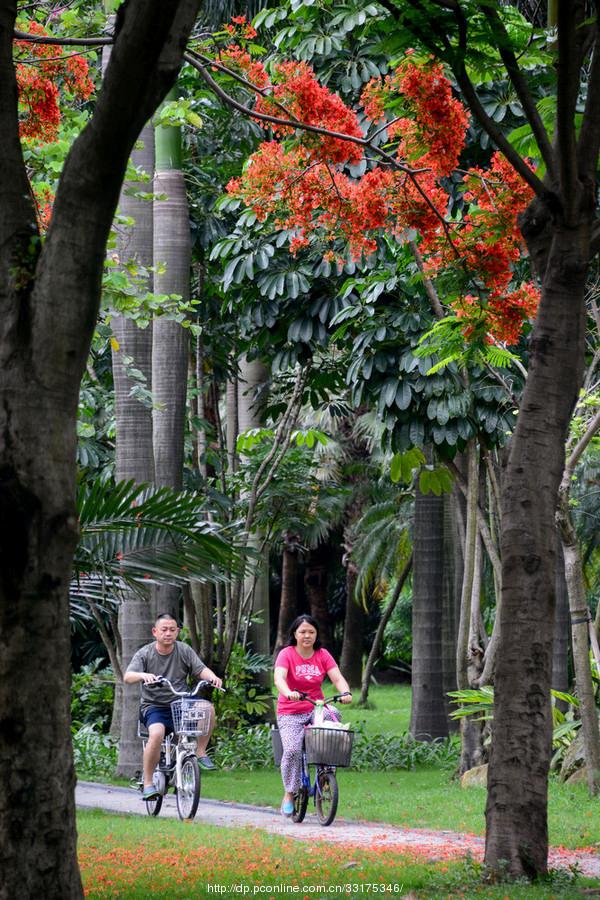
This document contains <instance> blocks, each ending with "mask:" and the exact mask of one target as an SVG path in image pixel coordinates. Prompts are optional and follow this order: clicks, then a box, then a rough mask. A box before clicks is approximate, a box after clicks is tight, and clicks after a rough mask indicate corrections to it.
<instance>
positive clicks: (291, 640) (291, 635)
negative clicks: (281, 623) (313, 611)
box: [286, 615, 322, 650]
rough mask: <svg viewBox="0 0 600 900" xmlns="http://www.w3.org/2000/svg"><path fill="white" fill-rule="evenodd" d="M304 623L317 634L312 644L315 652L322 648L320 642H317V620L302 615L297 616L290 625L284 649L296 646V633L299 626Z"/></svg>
mask: <svg viewBox="0 0 600 900" xmlns="http://www.w3.org/2000/svg"><path fill="white" fill-rule="evenodd" d="M305 623H306V625H312V627H313V628H314V629H315V630H316V632H317V639H316V641H315V643H314V648H315V650H318V649H319V648H320V647H321V646H322V645H321V641H320V640H319V626H318V624H317V620H316V619H313V617H312V616H309V615H303V616H298V618H297V619H294V621H293V622H292V624H291V625H290V630H289V632H288V642H287V644H286V647H295V646H296V631H298V629H299V628H300V626H301V625H304V624H305Z"/></svg>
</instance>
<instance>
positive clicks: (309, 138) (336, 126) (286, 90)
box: [256, 62, 363, 165]
mask: <svg viewBox="0 0 600 900" xmlns="http://www.w3.org/2000/svg"><path fill="white" fill-rule="evenodd" d="M282 107H283V108H284V109H285V110H286V111H287V114H288V116H289V118H294V119H298V120H299V121H300V122H304V123H306V124H307V125H316V126H317V127H318V128H327V129H329V130H330V131H337V132H340V133H342V134H347V135H350V136H352V137H357V138H362V137H363V133H362V131H361V129H360V126H359V124H358V117H357V115H356V113H355V112H354V111H353V110H351V109H348V107H347V106H346V104H345V103H344V101H343V100H342V99H341V97H339V96H338V95H337V94H332V93H331V91H330V90H328V89H327V88H326V87H323V85H321V84H319V82H318V81H317V79H316V78H315V76H314V72H313V70H312V69H311V67H310V66H309V65H308V64H307V63H305V62H285V63H280V64H279V65H277V66H275V71H274V77H273V90H272V92H271V94H270V95H269V96H261V97H259V98H258V100H257V103H256V111H257V112H261V113H269V114H271V115H275V116H280V117H282V115H285V113H282ZM271 128H272V130H273V131H274V132H275V133H276V134H280V135H287V134H290V133H291V132H292V129H291V128H289V127H286V126H280V125H272V126H271ZM302 141H303V145H304V146H305V147H306V148H307V150H308V151H309V154H310V156H311V157H312V158H313V159H320V160H322V161H327V162H330V163H332V164H333V165H337V164H339V163H345V162H349V163H358V162H360V160H361V159H362V155H363V151H362V148H361V147H360V146H359V145H358V144H352V143H350V142H349V141H344V140H341V139H339V138H332V137H327V136H321V135H316V134H311V133H310V132H307V133H305V134H304V135H303V138H302Z"/></svg>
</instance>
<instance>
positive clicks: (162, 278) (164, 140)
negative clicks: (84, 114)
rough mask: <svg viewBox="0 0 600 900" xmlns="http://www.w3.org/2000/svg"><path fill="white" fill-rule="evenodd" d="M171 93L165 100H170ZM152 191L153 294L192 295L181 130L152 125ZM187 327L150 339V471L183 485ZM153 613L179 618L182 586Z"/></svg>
mask: <svg viewBox="0 0 600 900" xmlns="http://www.w3.org/2000/svg"><path fill="white" fill-rule="evenodd" d="M175 96H176V94H175V93H174V92H171V94H169V97H168V98H167V99H174V98H175ZM155 137H156V140H155V148H156V173H155V176H154V193H155V195H157V197H163V199H155V200H154V264H155V266H159V267H163V266H164V270H160V271H159V270H157V271H155V274H154V290H155V292H156V293H157V294H179V295H180V296H181V297H182V299H183V300H184V301H187V300H189V297H190V261H191V238H190V224H189V212H188V203H187V195H186V189H185V181H184V178H183V172H182V169H181V130H180V129H179V128H175V127H169V126H160V127H158V128H157V129H156V135H155ZM188 354H189V332H188V331H187V329H185V328H183V327H182V326H181V325H180V324H179V323H178V322H175V321H170V320H168V319H166V318H164V317H161V316H158V317H157V318H156V319H155V321H154V334H153V341H152V389H153V396H154V404H155V405H154V409H153V411H152V423H153V436H152V440H153V446H154V474H155V480H156V484H158V485H161V486H162V485H166V486H168V487H172V488H175V489H176V490H181V488H182V485H183V452H184V434H185V416H186V395H187V375H188ZM153 593H154V604H155V613H160V612H169V613H171V614H172V615H174V616H175V618H176V619H179V606H180V591H179V589H178V588H174V587H172V586H170V585H164V586H159V587H156V588H155V589H154V591H153Z"/></svg>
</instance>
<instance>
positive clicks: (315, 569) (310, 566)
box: [304, 543, 333, 650]
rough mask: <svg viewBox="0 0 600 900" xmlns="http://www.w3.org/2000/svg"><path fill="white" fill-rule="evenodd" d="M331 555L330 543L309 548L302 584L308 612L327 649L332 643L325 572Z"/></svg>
mask: <svg viewBox="0 0 600 900" xmlns="http://www.w3.org/2000/svg"><path fill="white" fill-rule="evenodd" d="M332 555H333V552H332V547H331V545H330V544H327V543H323V544H319V546H318V547H315V548H314V549H311V551H310V553H309V554H308V559H307V562H306V569H305V572H304V584H305V587H306V593H307V594H308V601H309V604H310V614H311V616H312V617H313V619H315V621H316V622H317V625H318V626H319V636H320V639H321V643H322V644H323V646H324V647H327V648H328V649H329V650H331V648H332V645H333V634H332V628H331V618H330V615H329V610H328V608H327V572H328V564H329V560H330V559H331V557H332Z"/></svg>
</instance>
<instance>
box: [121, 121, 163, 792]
mask: <svg viewBox="0 0 600 900" xmlns="http://www.w3.org/2000/svg"><path fill="white" fill-rule="evenodd" d="M138 143H140V144H141V146H138V147H136V149H134V151H133V153H132V155H131V161H132V163H133V164H134V165H135V166H136V167H139V168H141V169H142V170H143V171H144V172H146V173H147V174H148V177H149V178H150V179H151V178H152V175H153V172H154V131H153V128H152V126H151V125H150V124H147V125H146V126H145V127H144V129H143V131H142V133H141V135H140V141H139V142H138ZM136 190H137V191H139V192H141V191H147V185H146V184H143V183H139V184H126V185H125V186H124V190H122V191H121V196H120V198H119V212H120V213H121V214H122V215H123V216H126V217H128V218H131V219H133V222H134V224H133V225H132V226H128V227H127V228H120V229H119V230H118V233H117V249H118V254H119V260H120V262H121V263H122V264H123V265H126V264H130V263H136V264H138V265H140V266H143V267H144V268H146V269H148V270H149V269H150V268H151V266H152V233H153V228H152V203H151V202H150V201H149V200H142V199H140V198H139V197H137V196H136V195H135V193H134V192H135V191H136ZM147 289H148V290H152V284H151V283H149V284H148V285H147ZM111 325H112V330H113V335H114V337H115V340H116V346H115V345H113V350H112V368H113V383H114V390H115V419H116V439H115V456H116V460H115V476H116V478H117V480H118V481H129V480H130V479H133V480H134V481H138V482H146V483H151V482H152V481H153V480H154V454H153V450H152V413H151V410H150V408H149V407H148V406H147V405H145V404H143V403H141V402H140V401H139V400H138V399H137V398H136V397H135V395H132V389H133V388H134V387H135V386H136V382H135V381H134V380H133V379H132V378H131V377H130V376H129V375H128V374H127V368H128V367H127V365H126V364H125V363H124V362H123V360H124V359H125V358H127V357H129V358H130V359H132V360H133V365H134V366H135V368H136V369H138V370H139V371H140V372H142V374H143V375H144V376H145V378H146V382H145V387H146V388H148V389H151V388H152V328H151V327H149V328H138V326H137V324H136V323H135V321H133V320H132V319H130V318H127V317H126V316H113V318H112V320H111ZM151 626H152V609H151V605H150V602H149V600H148V599H147V598H143V597H140V596H139V595H137V594H134V593H133V592H128V593H127V595H126V597H125V599H124V600H123V602H122V603H121V606H120V609H119V631H120V635H121V646H120V648H119V651H120V656H121V662H122V668H123V667H126V666H127V665H128V663H129V661H130V659H131V658H132V656H133V654H134V653H135V652H136V650H138V649H139V647H141V646H142V644H144V643H145V642H146V641H147V640H148V635H149V634H150V629H151ZM120 674H121V673H115V697H118V696H120V697H121V698H122V700H121V709H120V711H119V708H118V704H116V708H115V711H114V717H115V718H116V717H117V716H119V715H120V719H119V725H120V728H119V758H118V763H117V772H118V774H119V775H121V776H122V777H125V778H130V777H132V776H133V775H135V773H136V771H138V770H139V769H140V765H141V749H140V740H139V738H138V736H137V720H138V712H139V688H138V686H137V685H123V683H122V681H121V678H120V677H119V676H120Z"/></svg>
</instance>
